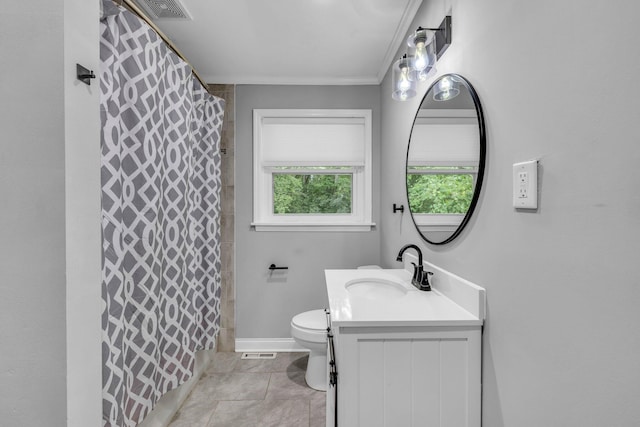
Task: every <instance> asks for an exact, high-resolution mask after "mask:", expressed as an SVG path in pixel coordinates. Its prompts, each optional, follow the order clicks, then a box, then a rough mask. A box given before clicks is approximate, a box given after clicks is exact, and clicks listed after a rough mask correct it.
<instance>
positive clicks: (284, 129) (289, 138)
mask: <svg viewBox="0 0 640 427" xmlns="http://www.w3.org/2000/svg"><path fill="white" fill-rule="evenodd" d="M260 150H261V151H262V164H263V166H278V165H282V166H291V165H299V166H364V163H365V121H364V119H361V118H339V117H336V118H291V117H284V118H283V117H265V118H263V120H262V134H261V146H260Z"/></svg>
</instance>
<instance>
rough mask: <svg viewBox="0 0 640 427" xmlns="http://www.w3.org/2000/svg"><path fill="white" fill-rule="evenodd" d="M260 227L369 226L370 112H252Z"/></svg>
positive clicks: (255, 197) (255, 219) (256, 221)
mask: <svg viewBox="0 0 640 427" xmlns="http://www.w3.org/2000/svg"><path fill="white" fill-rule="evenodd" d="M253 155H254V162H253V165H254V187H253V192H254V195H253V223H252V225H253V226H254V227H255V229H256V230H257V231H278V230H288V231H290V230H296V229H297V230H319V231H332V230H341V231H366V230H370V229H371V227H372V226H373V223H372V222H371V191H372V190H371V110H254V111H253Z"/></svg>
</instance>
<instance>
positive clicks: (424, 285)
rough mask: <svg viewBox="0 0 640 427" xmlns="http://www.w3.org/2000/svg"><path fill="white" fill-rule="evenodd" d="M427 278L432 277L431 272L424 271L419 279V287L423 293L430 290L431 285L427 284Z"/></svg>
mask: <svg viewBox="0 0 640 427" xmlns="http://www.w3.org/2000/svg"><path fill="white" fill-rule="evenodd" d="M429 276H433V272H432V271H424V272H422V275H421V277H420V287H421V289H422V290H424V291H430V290H431V283H429Z"/></svg>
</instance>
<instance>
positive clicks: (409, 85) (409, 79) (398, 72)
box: [391, 54, 416, 101]
mask: <svg viewBox="0 0 640 427" xmlns="http://www.w3.org/2000/svg"><path fill="white" fill-rule="evenodd" d="M414 96H416V76H415V71H414V70H413V68H412V67H411V58H408V57H407V55H406V54H404V55H403V56H402V58H400V59H398V60H397V61H396V62H395V64H393V93H392V94H391V97H392V98H393V99H395V100H396V101H406V100H407V99H409V98H413V97H414Z"/></svg>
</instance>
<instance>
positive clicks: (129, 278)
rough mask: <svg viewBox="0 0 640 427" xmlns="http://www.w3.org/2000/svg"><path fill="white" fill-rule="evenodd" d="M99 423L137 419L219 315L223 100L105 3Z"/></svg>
mask: <svg viewBox="0 0 640 427" xmlns="http://www.w3.org/2000/svg"><path fill="white" fill-rule="evenodd" d="M100 55H101V69H100V89H101V112H100V115H101V121H102V135H101V147H102V168H101V175H102V234H103V247H102V252H103V254H102V271H103V273H102V280H103V282H102V287H103V288H102V297H103V307H102V308H103V312H102V329H103V340H102V359H103V426H109V427H111V426H114V427H115V426H127V427H129V426H136V425H137V424H139V423H140V422H141V421H142V420H143V418H144V417H145V416H146V415H147V413H148V412H149V411H150V410H151V409H152V408H153V406H154V404H155V402H156V401H157V400H158V398H159V397H160V396H162V395H163V394H164V393H166V392H167V391H169V390H171V389H173V388H176V387H177V386H179V385H180V384H182V383H184V382H185V381H186V380H188V379H189V378H190V377H191V376H192V374H193V367H194V360H195V359H194V354H195V352H196V351H197V350H200V349H211V348H213V347H214V345H215V339H216V336H217V334H218V331H219V327H220V280H221V279H220V267H221V266H220V147H219V144H220V129H221V126H222V119H223V114H224V100H222V99H220V98H217V97H214V96H212V95H210V94H209V93H207V91H206V90H205V89H204V88H203V87H202V85H201V84H200V82H199V81H198V80H197V79H195V78H194V77H193V74H192V72H191V68H190V67H189V65H188V64H186V63H184V62H183V61H182V60H181V59H180V58H179V57H178V56H177V55H175V53H174V52H173V51H172V50H171V49H170V48H168V46H167V45H166V44H165V43H164V42H163V41H162V40H161V38H160V37H159V36H158V35H157V33H156V32H155V31H153V30H152V29H151V28H150V27H149V26H148V25H147V24H146V23H145V22H144V21H142V20H141V19H139V18H138V17H137V16H135V15H133V14H132V13H130V12H129V11H127V10H125V9H123V8H120V7H117V6H115V5H114V4H113V3H112V2H111V1H106V2H104V3H103V17H102V20H101V39H100Z"/></svg>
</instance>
